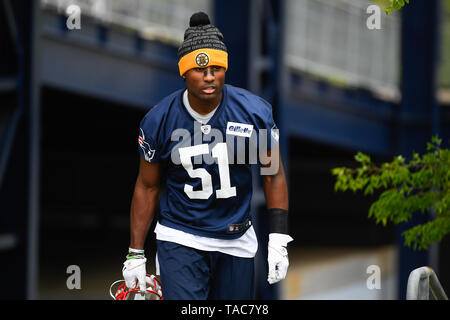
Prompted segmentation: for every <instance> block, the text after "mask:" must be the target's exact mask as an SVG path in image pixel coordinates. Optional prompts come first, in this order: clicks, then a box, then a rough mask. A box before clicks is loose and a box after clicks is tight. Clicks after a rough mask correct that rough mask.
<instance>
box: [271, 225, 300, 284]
mask: <svg viewBox="0 0 450 320" xmlns="http://www.w3.org/2000/svg"><path fill="white" fill-rule="evenodd" d="M292 240H294V239H292V237H291V236H289V235H287V234H283V233H270V234H269V245H268V248H269V249H268V250H269V251H268V255H267V262H268V263H269V274H268V276H267V281H268V282H269V283H270V284H274V283H276V282H278V281H280V280H283V279H284V278H286V273H287V269H288V267H289V259H288V252H287V249H286V246H287V244H288V243H289V242H291V241H292Z"/></svg>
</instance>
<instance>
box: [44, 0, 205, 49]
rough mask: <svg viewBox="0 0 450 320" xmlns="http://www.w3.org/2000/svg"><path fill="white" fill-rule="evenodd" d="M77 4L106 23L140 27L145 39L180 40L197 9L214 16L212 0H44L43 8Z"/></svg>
mask: <svg viewBox="0 0 450 320" xmlns="http://www.w3.org/2000/svg"><path fill="white" fill-rule="evenodd" d="M70 5H77V6H79V7H80V9H81V14H82V16H84V15H86V16H89V17H92V18H95V19H98V20H99V21H102V22H104V23H114V24H116V25H119V26H123V27H126V28H130V29H133V30H137V31H139V32H140V33H141V35H142V36H144V37H146V38H158V39H162V40H167V41H169V42H176V43H181V42H182V40H183V36H184V31H185V30H186V28H187V27H188V24H189V17H190V16H191V15H192V14H193V13H194V12H197V11H204V12H206V13H208V14H209V15H210V16H211V11H212V4H211V0H41V7H42V8H43V9H53V10H56V11H58V12H59V13H60V14H64V13H65V11H66V9H67V7H68V6H70Z"/></svg>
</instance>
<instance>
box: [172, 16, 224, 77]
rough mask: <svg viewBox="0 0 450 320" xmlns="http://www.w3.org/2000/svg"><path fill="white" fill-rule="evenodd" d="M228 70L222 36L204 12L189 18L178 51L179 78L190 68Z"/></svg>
mask: <svg viewBox="0 0 450 320" xmlns="http://www.w3.org/2000/svg"><path fill="white" fill-rule="evenodd" d="M210 65H211V66H220V67H224V68H225V70H227V68H228V53H227V47H226V46H225V44H224V43H223V35H222V33H221V32H220V31H219V29H217V28H216V27H215V26H213V25H212V24H211V22H210V20H209V17H208V15H207V14H206V13H204V12H197V13H194V14H193V15H192V16H191V19H190V21H189V28H187V29H186V31H185V32H184V41H183V43H182V44H181V46H180V48H179V49H178V68H179V70H180V76H183V74H184V73H185V72H186V71H188V70H190V69H192V68H199V67H201V68H205V67H207V66H210Z"/></svg>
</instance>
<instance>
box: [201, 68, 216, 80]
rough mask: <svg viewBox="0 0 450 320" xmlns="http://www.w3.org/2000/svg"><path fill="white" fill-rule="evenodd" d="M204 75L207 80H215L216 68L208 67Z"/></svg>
mask: <svg viewBox="0 0 450 320" xmlns="http://www.w3.org/2000/svg"><path fill="white" fill-rule="evenodd" d="M203 77H204V79H205V81H212V80H214V77H215V76H214V70H213V69H212V68H208V69H206V70H205V71H204V72H203Z"/></svg>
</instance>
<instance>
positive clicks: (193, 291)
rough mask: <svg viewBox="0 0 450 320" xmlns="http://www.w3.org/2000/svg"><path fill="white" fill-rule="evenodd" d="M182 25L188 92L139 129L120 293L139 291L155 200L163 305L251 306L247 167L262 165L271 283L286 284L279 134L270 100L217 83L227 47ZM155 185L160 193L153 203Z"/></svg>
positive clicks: (203, 26) (200, 28)
mask: <svg viewBox="0 0 450 320" xmlns="http://www.w3.org/2000/svg"><path fill="white" fill-rule="evenodd" d="M189 25H190V26H189V28H187V30H186V32H185V35H184V41H183V43H182V45H181V47H180V48H179V50H178V58H179V62H178V66H179V72H180V76H182V77H183V78H184V79H185V83H186V88H183V89H181V90H178V91H176V92H174V93H173V94H171V95H169V96H167V97H166V98H164V99H162V100H161V101H160V102H159V103H158V104H157V105H156V106H154V107H153V108H151V109H150V110H149V111H148V113H147V114H146V115H145V117H144V118H143V119H142V121H141V123H140V130H139V138H138V144H139V152H140V166H139V173H138V177H137V181H136V185H135V189H134V193H133V198H132V203H131V213H130V230H131V235H130V244H129V252H128V255H127V259H126V261H125V263H124V267H123V277H124V280H125V281H126V284H127V286H128V287H130V288H131V287H134V286H135V283H136V281H137V282H138V284H139V286H140V288H141V290H144V289H145V275H146V268H145V264H146V257H145V253H144V242H145V238H146V236H147V232H148V229H149V226H150V224H151V222H152V220H153V218H154V213H155V209H156V207H157V205H158V203H159V207H160V210H159V212H160V213H159V215H158V217H157V223H156V227H155V230H154V231H155V233H156V239H157V254H156V263H157V272H158V270H159V272H160V276H161V285H162V291H163V293H164V298H165V299H252V298H253V277H254V266H253V263H254V257H255V254H256V251H257V249H258V243H257V239H256V234H255V231H254V228H253V226H252V217H251V214H250V202H251V197H252V165H253V164H256V163H257V164H259V165H260V166H259V169H260V172H261V175H262V182H263V189H264V194H265V198H266V202H267V207H268V216H267V219H269V223H270V234H269V243H268V250H269V251H268V265H269V270H268V278H267V280H268V282H269V283H271V284H273V283H276V282H278V281H280V280H282V279H284V278H285V276H286V272H287V269H288V265H289V261H288V254H287V244H288V243H289V242H290V241H292V240H293V239H292V238H291V237H290V236H289V235H288V190H287V184H286V177H285V173H284V168H283V164H282V160H281V156H280V153H279V147H278V129H277V127H276V125H275V122H274V120H273V116H272V107H271V105H270V104H269V103H268V102H266V101H265V100H263V99H262V98H260V97H258V96H256V95H254V94H252V93H250V92H248V91H246V90H244V89H240V88H236V87H233V86H231V85H227V84H225V73H226V70H227V68H228V53H227V48H226V46H225V44H224V43H223V35H222V33H221V32H220V31H219V30H218V29H217V28H216V27H215V26H213V25H212V24H211V23H210V20H209V17H208V16H207V15H206V14H205V13H203V12H199V13H195V14H194V15H192V17H191V19H190V23H189ZM255 159H257V160H255ZM161 179H164V180H165V183H166V187H165V188H164V190H161V191H162V194H161V198H159V193H160V189H161V188H160V180H161ZM158 266H159V268H158Z"/></svg>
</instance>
